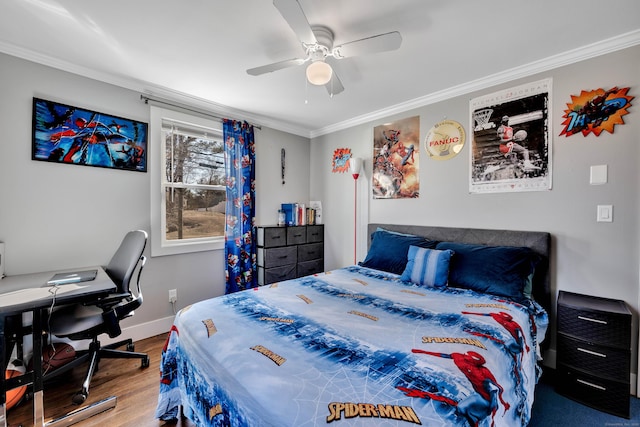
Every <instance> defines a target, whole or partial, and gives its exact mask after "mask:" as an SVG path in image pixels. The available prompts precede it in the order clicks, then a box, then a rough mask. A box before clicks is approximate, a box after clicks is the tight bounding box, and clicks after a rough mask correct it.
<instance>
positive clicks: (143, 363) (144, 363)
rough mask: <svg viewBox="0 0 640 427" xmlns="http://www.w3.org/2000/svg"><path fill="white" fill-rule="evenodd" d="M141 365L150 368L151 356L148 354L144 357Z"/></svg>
mask: <svg viewBox="0 0 640 427" xmlns="http://www.w3.org/2000/svg"><path fill="white" fill-rule="evenodd" d="M140 366H141V367H142V368H148V367H149V356H147V357H145V358H144V359H142V363H141V365H140Z"/></svg>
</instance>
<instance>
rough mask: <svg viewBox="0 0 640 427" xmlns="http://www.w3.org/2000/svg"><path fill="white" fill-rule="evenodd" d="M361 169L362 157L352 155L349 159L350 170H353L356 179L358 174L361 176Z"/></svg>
mask: <svg viewBox="0 0 640 427" xmlns="http://www.w3.org/2000/svg"><path fill="white" fill-rule="evenodd" d="M360 169H362V159H361V158H360V157H351V158H350V159H349V172H351V174H352V175H353V178H354V179H358V176H360Z"/></svg>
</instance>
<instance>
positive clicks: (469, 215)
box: [311, 46, 640, 372]
mask: <svg viewBox="0 0 640 427" xmlns="http://www.w3.org/2000/svg"><path fill="white" fill-rule="evenodd" d="M548 77H551V78H553V91H552V112H551V114H552V120H553V131H552V139H553V141H552V144H553V188H552V190H551V191H546V192H523V193H509V194H504V193H503V194H470V193H469V188H468V180H469V146H470V143H469V135H467V137H468V138H467V143H466V145H465V148H464V149H463V150H462V152H461V153H460V154H459V155H458V156H457V157H454V158H453V159H451V160H449V161H434V160H431V159H429V158H428V156H427V154H426V152H425V150H424V148H422V149H421V152H420V156H421V159H420V163H421V165H420V166H421V167H420V198H419V199H405V200H373V199H372V196H371V185H370V181H371V158H372V153H373V142H372V141H373V128H374V127H375V126H377V125H380V124H383V123H387V122H389V121H392V120H394V119H401V118H406V117H412V116H415V115H418V116H420V133H421V143H424V138H425V136H426V134H427V132H428V131H429V129H430V128H431V126H433V125H434V124H435V123H437V122H439V121H440V120H443V119H444V118H448V119H451V120H456V121H458V122H460V123H462V124H463V125H464V127H465V129H466V130H467V133H469V132H470V130H469V129H468V128H469V100H470V99H472V98H475V97H477V96H481V95H485V94H490V93H493V92H495V91H498V90H501V89H505V88H509V87H513V86H517V85H519V84H522V83H527V82H533V81H537V80H541V79H544V78H548ZM425 78H428V72H427V73H425ZM613 86H618V87H629V86H630V87H631V89H630V93H629V94H630V95H634V96H636V98H635V99H634V100H632V103H633V104H636V105H637V104H638V102H639V101H638V99H639V98H638V95H639V94H638V88H639V87H640V47H638V46H636V47H633V48H629V49H626V50H623V51H619V52H616V53H612V54H608V55H605V56H601V57H598V58H595V59H591V60H588V61H585V62H581V63H577V64H574V65H570V66H565V67H562V68H558V69H555V70H552V71H549V72H546V73H541V74H538V75H533V76H531V77H529V78H526V79H521V80H517V81H514V82H511V83H508V84H504V85H501V86H496V87H491V88H487V89H486V90H484V91H479V92H476V93H470V94H468V95H467V96H459V97H455V98H452V99H449V100H447V101H444V102H438V103H436V104H432V105H428V106H424V107H422V108H418V109H415V110H412V111H407V112H406V113H403V114H398V115H396V116H392V117H387V118H385V119H383V120H379V121H375V122H371V123H368V124H365V125H359V126H354V127H352V128H349V129H347V130H343V131H339V132H335V133H332V134H329V135H324V136H320V137H316V138H313V139H312V141H311V155H312V159H314V161H313V162H312V170H311V172H312V173H311V198H312V199H315V198H317V199H318V200H322V201H323V208H324V218H325V223H326V242H327V243H326V247H325V256H326V268H327V269H333V268H337V267H342V266H345V265H348V264H352V263H353V235H354V220H353V215H354V213H353V209H354V188H353V186H354V184H353V179H352V178H351V176H350V175H349V174H334V173H331V155H332V153H333V151H334V150H335V149H336V148H342V147H348V148H351V149H352V151H353V152H354V155H355V156H358V157H362V158H363V159H365V163H364V166H365V176H364V177H360V179H359V182H358V196H359V197H358V212H359V214H358V218H359V227H358V236H359V239H358V259H359V260H362V259H363V258H364V256H365V254H366V236H365V233H366V228H365V227H366V223H367V222H376V223H378V222H380V223H384V222H387V223H401V224H419V225H432V226H438V225H439V226H454V227H455V226H461V227H478V228H499V229H502V228H505V229H518V230H542V231H549V232H551V233H552V235H553V248H554V257H553V259H552V268H553V278H552V280H553V283H552V286H553V288H554V291H555V292H557V291H558V290H561V289H562V290H567V291H573V292H580V293H585V294H590V295H597V296H603V297H609V298H616V299H622V300H624V301H626V302H627V304H628V305H629V306H630V307H631V308H632V311H633V313H634V337H635V338H634V343H633V348H634V349H636V348H637V342H636V340H637V336H638V329H637V313H638V298H639V296H638V288H639V281H638V271H639V268H640V266H639V249H638V246H639V245H638V243H639V229H638V217H639V214H640V209H639V198H638V179H639V175H638V166H639V165H640V151H639V148H638V145H639V142H640V137H639V135H640V119H639V118H640V116H639V115H638V107H637V106H636V105H633V106H632V107H631V108H630V114H628V115H626V116H624V121H625V125H623V126H620V125H618V126H616V127H615V132H614V133H613V134H610V133H606V132H605V133H602V134H601V135H600V137H595V136H594V135H593V134H590V135H589V136H588V137H583V136H582V135H574V136H571V137H569V138H567V137H565V136H558V135H559V134H560V132H561V130H562V128H563V126H562V121H563V120H562V115H563V114H564V110H565V109H566V108H567V106H566V104H567V103H568V102H571V97H570V96H571V95H578V94H580V92H581V90H594V89H598V88H604V89H609V88H611V87H613ZM315 159H320V160H317V161H316V160H315ZM600 164H606V165H608V170H609V181H608V183H607V184H605V185H600V186H593V185H590V184H589V170H590V166H591V165H600ZM599 204H611V205H613V206H614V221H613V223H597V222H596V206H597V205H599ZM552 326H553V327H555V325H552ZM550 332H551V336H552V338H551V339H552V343H554V342H555V340H554V339H553V335H554V334H555V330H554V329H552V330H551V331H550ZM553 347H554V348H555V344H553ZM634 353H635V352H634ZM549 356H550V357H551V358H552V357H553V356H554V354H551V355H549ZM633 360H634V361H633V369H632V370H633V371H634V372H637V365H636V361H637V357H636V355H634V357H633ZM552 364H555V361H553V363H552Z"/></svg>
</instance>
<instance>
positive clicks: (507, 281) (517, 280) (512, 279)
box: [436, 242, 540, 301]
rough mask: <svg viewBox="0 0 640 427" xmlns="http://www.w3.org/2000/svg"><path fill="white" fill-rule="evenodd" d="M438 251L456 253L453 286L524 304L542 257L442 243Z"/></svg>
mask: <svg viewBox="0 0 640 427" xmlns="http://www.w3.org/2000/svg"><path fill="white" fill-rule="evenodd" d="M436 249H439V250H444V249H450V250H452V251H454V252H455V255H454V256H453V258H452V259H451V263H450V265H449V286H452V287H459V288H465V289H472V290H474V291H477V292H482V293H488V294H493V295H498V296H502V297H507V298H510V299H512V300H515V301H522V300H523V299H524V298H526V297H525V295H524V292H525V288H526V287H527V284H528V282H529V281H530V280H531V277H532V275H533V272H534V269H535V266H536V264H537V263H538V261H539V260H540V257H539V256H538V255H537V254H536V253H535V252H533V250H531V249H530V248H526V247H511V246H485V245H472V244H464V243H452V242H440V243H438V244H437V245H436Z"/></svg>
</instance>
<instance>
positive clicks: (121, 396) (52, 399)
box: [7, 334, 195, 427]
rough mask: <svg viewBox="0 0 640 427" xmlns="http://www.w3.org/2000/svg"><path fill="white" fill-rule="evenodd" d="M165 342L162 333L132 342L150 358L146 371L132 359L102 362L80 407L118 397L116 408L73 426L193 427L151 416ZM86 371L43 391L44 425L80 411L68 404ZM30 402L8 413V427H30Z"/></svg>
mask: <svg viewBox="0 0 640 427" xmlns="http://www.w3.org/2000/svg"><path fill="white" fill-rule="evenodd" d="M165 339H166V335H165V334H162V335H158V336H155V337H151V338H147V339H145V340H141V341H137V342H136V343H135V350H136V351H140V352H144V353H147V354H148V355H149V357H150V359H151V360H150V362H151V363H150V366H149V367H148V368H145V369H142V368H140V361H139V360H135V359H120V360H117V359H113V360H109V359H103V360H102V361H101V362H100V369H99V371H98V372H96V374H95V375H94V377H93V380H92V382H91V387H90V388H89V397H88V398H87V400H86V401H85V403H84V404H83V405H82V406H85V405H90V404H92V403H95V402H99V401H101V400H103V399H106V398H108V397H110V396H116V397H117V405H116V407H115V408H113V409H110V410H108V411H105V412H102V413H99V414H97V415H95V416H93V417H91V418H89V419H87V420H84V421H81V422H79V423H77V424H74V426H77V427H93V426H100V427H130V426H131V427H160V426H171V427H195V424H193V423H191V422H190V421H188V420H186V419H183V420H179V421H178V422H177V423H172V424H170V423H165V422H162V421H160V420H158V419H156V418H155V417H154V412H155V408H156V402H157V399H158V389H159V387H160V385H159V380H160V374H159V372H160V355H161V352H162V347H163V346H164V342H165ZM85 370H86V366H80V367H77V368H74V371H73V373H72V374H71V375H70V376H69V377H68V378H65V379H64V380H61V381H60V382H59V384H56V385H52V386H49V387H47V388H46V389H45V392H44V409H45V422H47V421H50V420H52V419H55V418H58V417H60V416H63V415H65V414H66V413H68V412H71V411H73V410H76V409H78V408H79V407H78V406H76V405H74V404H72V403H71V397H72V396H73V394H74V393H75V392H76V391H78V390H79V386H80V384H81V383H82V377H83V375H84V373H85ZM32 403H33V402H32V401H31V400H23V401H22V402H21V403H20V404H19V405H18V406H16V407H13V408H11V409H10V410H9V411H8V413H7V419H8V422H9V426H11V427H17V426H20V425H21V426H22V427H32V426H33V406H32Z"/></svg>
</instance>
